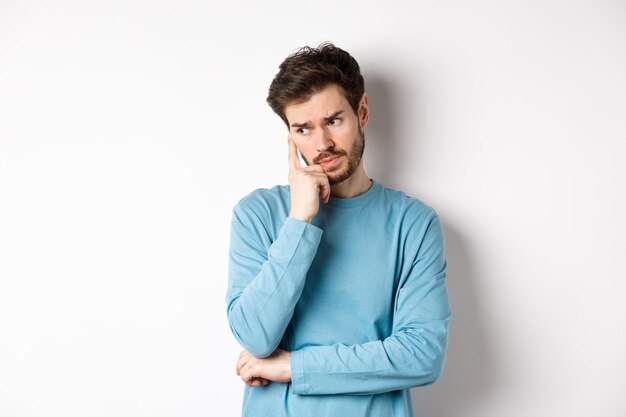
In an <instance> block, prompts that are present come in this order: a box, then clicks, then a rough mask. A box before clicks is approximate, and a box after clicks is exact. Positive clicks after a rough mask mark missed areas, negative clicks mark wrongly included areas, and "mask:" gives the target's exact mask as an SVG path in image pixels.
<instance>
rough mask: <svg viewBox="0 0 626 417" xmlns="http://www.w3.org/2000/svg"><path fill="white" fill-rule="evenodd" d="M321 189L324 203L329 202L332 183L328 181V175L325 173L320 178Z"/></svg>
mask: <svg viewBox="0 0 626 417" xmlns="http://www.w3.org/2000/svg"><path fill="white" fill-rule="evenodd" d="M319 189H320V197H321V198H322V201H323V202H324V204H326V203H328V200H329V199H330V183H329V182H328V177H327V176H325V175H324V178H321V179H320V183H319Z"/></svg>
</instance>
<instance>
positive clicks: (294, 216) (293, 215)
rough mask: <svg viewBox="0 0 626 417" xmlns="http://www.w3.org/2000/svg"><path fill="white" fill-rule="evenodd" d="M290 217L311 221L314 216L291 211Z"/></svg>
mask: <svg viewBox="0 0 626 417" xmlns="http://www.w3.org/2000/svg"><path fill="white" fill-rule="evenodd" d="M289 217H291V218H292V219H296V220H300V221H303V222H307V223H311V221H312V220H313V216H303V215H301V214H293V213H289Z"/></svg>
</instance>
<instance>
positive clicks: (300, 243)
mask: <svg viewBox="0 0 626 417" xmlns="http://www.w3.org/2000/svg"><path fill="white" fill-rule="evenodd" d="M321 235H322V230H321V229H320V228H318V227H316V226H313V225H311V224H309V223H306V222H303V221H300V220H296V219H293V218H289V217H287V218H286V219H285V222H284V223H283V225H282V227H281V229H280V232H279V234H278V236H277V238H276V240H275V241H274V242H273V243H270V241H269V237H268V236H267V235H266V233H265V226H264V225H263V224H262V222H261V220H260V219H259V218H258V217H257V216H256V214H254V213H253V212H252V209H251V208H250V207H247V208H244V207H242V205H241V204H239V205H237V207H235V209H234V210H233V219H232V225H231V237H230V239H231V241H230V253H229V271H228V290H227V294H226V303H227V315H228V321H229V324H230V328H231V330H232V332H233V335H234V336H235V338H236V339H237V341H238V342H239V343H240V344H241V346H243V347H244V348H245V349H246V350H247V351H249V352H250V353H251V354H253V355H254V356H255V357H258V358H263V357H267V356H269V355H270V354H271V353H272V352H273V351H274V350H275V349H276V347H277V346H278V344H279V343H280V341H281V339H282V337H283V335H284V333H285V329H286V328H287V325H288V324H289V321H290V320H291V317H292V316H293V311H294V308H295V306H296V304H297V302H298V300H299V298H300V295H301V294H302V290H303V288H304V283H305V279H306V274H307V271H308V270H309V267H310V265H311V262H313V259H314V257H315V253H316V252H317V247H318V245H319V242H320V239H321Z"/></svg>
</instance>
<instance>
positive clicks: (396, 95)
mask: <svg viewBox="0 0 626 417" xmlns="http://www.w3.org/2000/svg"><path fill="white" fill-rule="evenodd" d="M365 79H366V91H367V95H368V97H369V100H370V109H371V113H372V116H371V120H370V125H369V126H368V127H367V129H366V130H367V132H368V133H369V134H370V135H371V137H372V138H374V140H370V141H369V142H367V145H366V148H367V151H366V155H368V153H369V155H370V157H371V156H372V155H373V160H374V163H373V164H372V166H371V167H370V166H367V171H368V173H370V172H371V173H373V174H374V175H371V174H370V175H371V176H372V178H374V179H376V180H378V181H379V182H381V183H382V184H383V185H387V186H391V188H393V186H392V184H394V183H397V181H394V179H395V178H398V176H399V175H402V172H403V169H402V167H401V166H398V165H397V161H400V160H403V159H404V160H406V158H399V156H400V154H401V153H402V147H403V146H402V141H401V140H398V138H397V132H396V130H395V129H394V127H395V126H398V122H399V121H398V120H395V119H394V118H398V117H409V115H411V114H416V113H418V111H417V110H416V109H415V108H414V107H415V106H416V102H415V101H412V100H408V98H410V94H409V93H408V92H406V91H404V90H403V89H402V88H400V86H397V85H394V84H393V83H392V82H390V81H388V80H386V79H385V78H384V77H383V76H381V75H380V74H367V75H365ZM407 94H409V95H408V96H407ZM411 117H412V116H411ZM418 119H419V118H418ZM405 125H406V124H405ZM367 137H368V136H367V135H366V140H367ZM406 140H410V141H413V140H419V138H415V137H410V138H407V139H406ZM425 157H427V156H425ZM413 160H414V161H415V160H417V158H413ZM435 209H436V210H437V211H438V212H443V211H444V210H443V209H442V208H435ZM441 221H442V225H443V227H444V232H445V240H446V260H447V262H448V270H447V284H448V292H449V296H450V303H451V306H452V321H451V323H450V337H449V345H448V354H447V357H446V366H445V370H444V373H443V376H442V377H441V378H440V379H439V380H438V381H437V382H436V383H435V384H434V385H430V386H426V387H419V388H414V389H413V390H412V392H411V394H412V399H413V408H414V414H415V417H452V416H458V415H460V414H463V412H462V410H463V409H467V408H468V407H469V406H470V405H471V404H472V403H478V402H482V401H484V400H485V399H486V397H488V396H489V395H490V392H491V391H492V389H493V385H494V380H495V375H494V369H493V363H492V361H491V359H490V355H489V346H488V345H487V340H486V338H485V334H484V330H483V329H484V327H483V324H482V320H481V315H480V309H479V305H480V304H479V300H478V297H477V293H476V291H475V289H474V288H475V284H476V277H475V275H474V271H473V269H472V263H471V259H470V257H469V256H468V250H467V248H466V246H465V245H464V243H463V237H462V235H461V234H460V233H459V232H458V231H457V230H456V229H455V228H454V227H452V226H451V225H449V224H447V222H446V219H444V218H442V219H441Z"/></svg>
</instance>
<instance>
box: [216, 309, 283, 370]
mask: <svg viewBox="0 0 626 417" xmlns="http://www.w3.org/2000/svg"><path fill="white" fill-rule="evenodd" d="M228 324H229V326H230V330H231V332H232V334H233V336H235V339H236V340H237V342H238V343H239V344H240V345H241V347H243V348H244V349H245V350H247V351H248V352H249V353H250V354H251V355H252V356H254V357H255V358H259V359H262V358H266V357H268V356H270V355H271V354H272V353H273V352H274V351H275V350H276V348H277V347H278V344H279V343H280V340H279V341H275V340H273V339H272V338H270V337H269V335H267V334H266V333H265V332H264V331H263V328H262V327H260V326H254V327H253V326H249V325H246V320H237V319H235V318H234V317H233V316H231V314H230V311H229V314H228Z"/></svg>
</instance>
